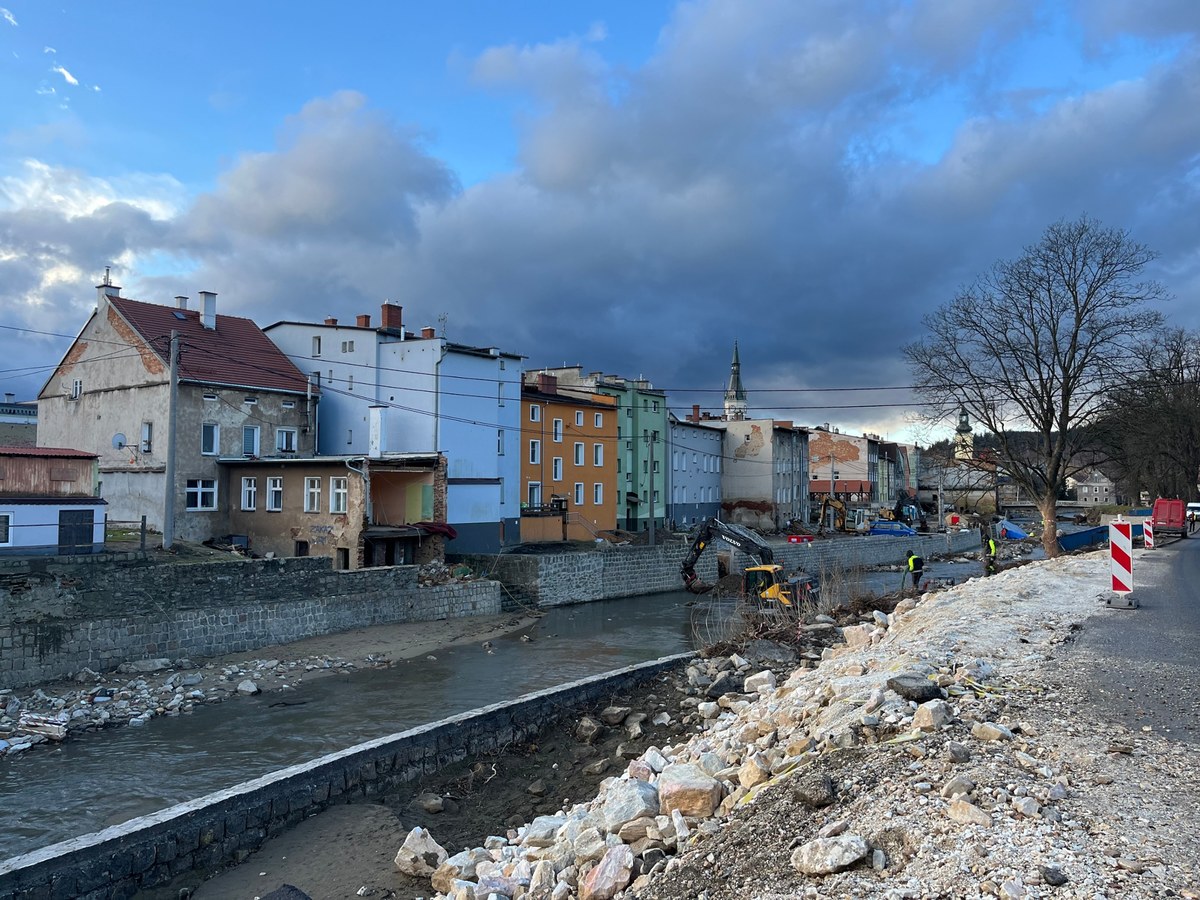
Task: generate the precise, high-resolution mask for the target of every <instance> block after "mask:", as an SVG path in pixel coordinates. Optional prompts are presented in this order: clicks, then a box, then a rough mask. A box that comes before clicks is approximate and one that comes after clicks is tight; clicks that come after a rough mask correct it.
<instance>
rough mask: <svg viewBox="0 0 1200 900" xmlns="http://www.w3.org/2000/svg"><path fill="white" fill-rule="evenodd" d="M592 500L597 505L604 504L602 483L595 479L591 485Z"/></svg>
mask: <svg viewBox="0 0 1200 900" xmlns="http://www.w3.org/2000/svg"><path fill="white" fill-rule="evenodd" d="M592 502H593V503H594V504H596V505H597V506H603V505H604V484H603V483H602V482H599V481H597V482H596V483H595V484H593V485H592Z"/></svg>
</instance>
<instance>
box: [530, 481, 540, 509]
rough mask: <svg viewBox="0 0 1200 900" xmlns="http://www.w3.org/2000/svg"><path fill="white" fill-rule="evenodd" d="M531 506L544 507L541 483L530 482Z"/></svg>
mask: <svg viewBox="0 0 1200 900" xmlns="http://www.w3.org/2000/svg"><path fill="white" fill-rule="evenodd" d="M529 505H530V506H541V505H542V483H541V482H540V481H531V482H529Z"/></svg>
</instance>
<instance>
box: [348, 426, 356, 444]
mask: <svg viewBox="0 0 1200 900" xmlns="http://www.w3.org/2000/svg"><path fill="white" fill-rule="evenodd" d="M346 443H347V444H353V443H354V429H353V428H347V429H346Z"/></svg>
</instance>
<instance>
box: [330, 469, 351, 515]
mask: <svg viewBox="0 0 1200 900" xmlns="http://www.w3.org/2000/svg"><path fill="white" fill-rule="evenodd" d="M349 493H350V492H349V491H348V490H347V488H346V476H345V475H341V476H336V477H333V478H330V479H329V511H330V512H331V513H344V512H345V511H346V500H347V497H348V496H349Z"/></svg>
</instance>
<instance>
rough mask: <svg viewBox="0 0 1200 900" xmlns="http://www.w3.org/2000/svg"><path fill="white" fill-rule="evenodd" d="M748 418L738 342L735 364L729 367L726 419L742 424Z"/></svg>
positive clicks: (734, 352) (735, 349)
mask: <svg viewBox="0 0 1200 900" xmlns="http://www.w3.org/2000/svg"><path fill="white" fill-rule="evenodd" d="M745 418H746V389H745V388H743V387H742V363H741V360H740V359H738V345H737V341H734V342H733V363H732V364H731V365H730V366H729V386H728V387H726V388H725V419H726V421H729V422H741V421H742V420H743V419H745Z"/></svg>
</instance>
